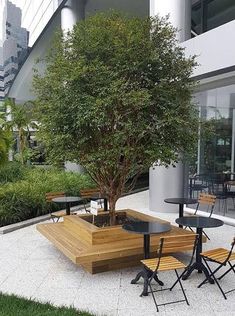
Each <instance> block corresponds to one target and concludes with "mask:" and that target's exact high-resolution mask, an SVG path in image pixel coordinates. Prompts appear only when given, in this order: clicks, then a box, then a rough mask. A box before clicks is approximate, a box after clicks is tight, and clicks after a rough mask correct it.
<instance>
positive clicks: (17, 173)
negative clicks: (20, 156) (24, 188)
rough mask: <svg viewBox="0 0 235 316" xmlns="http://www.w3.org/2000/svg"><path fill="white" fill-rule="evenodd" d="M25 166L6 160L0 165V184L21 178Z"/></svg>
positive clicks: (23, 174)
mask: <svg viewBox="0 0 235 316" xmlns="http://www.w3.org/2000/svg"><path fill="white" fill-rule="evenodd" d="M26 170H27V169H26V167H25V166H22V165H21V164H19V163H17V162H8V163H6V164H4V165H2V166H0V184H4V183H7V182H15V181H18V180H21V179H23V177H24V176H25V172H26Z"/></svg>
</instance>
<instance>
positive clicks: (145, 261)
mask: <svg viewBox="0 0 235 316" xmlns="http://www.w3.org/2000/svg"><path fill="white" fill-rule="evenodd" d="M46 199H47V201H52V202H54V203H64V204H65V205H66V212H62V213H61V214H59V213H58V212H57V213H51V216H52V219H53V221H58V219H59V218H60V216H64V215H70V214H71V204H72V203H74V202H82V203H83V204H84V209H85V211H86V212H87V211H88V210H87V205H86V201H87V200H92V199H103V212H107V210H108V202H107V198H106V197H104V196H102V195H101V194H100V193H99V192H98V191H97V189H89V190H84V191H82V190H81V192H80V196H79V197H74V196H65V194H64V192H54V193H53V192H51V193H48V194H46ZM216 199H217V196H216V195H213V194H211V193H209V192H203V190H200V192H199V194H198V196H197V198H194V197H193V196H192V197H189V198H184V197H182V198H167V199H165V200H164V201H165V203H169V204H175V205H178V208H179V209H178V211H179V216H178V218H176V220H175V222H176V224H178V226H179V228H177V229H178V230H180V232H178V234H169V232H171V231H172V230H173V229H174V226H172V225H171V224H170V223H169V222H166V221H162V220H160V219H156V221H155V220H150V221H146V220H141V219H137V218H130V219H129V220H128V221H126V222H125V223H123V224H122V230H123V231H125V232H127V233H128V234H129V233H131V234H137V235H143V257H142V258H141V260H140V261H141V265H142V268H141V270H140V271H139V273H137V275H136V276H135V278H133V279H132V280H131V283H132V284H136V283H137V282H138V281H139V280H140V279H141V278H142V279H143V281H144V284H143V290H142V293H141V296H148V294H149V293H151V295H152V297H153V300H154V303H155V306H156V309H157V311H159V306H161V305H166V304H172V303H178V302H183V301H185V302H186V303H187V304H188V305H189V300H188V298H187V295H186V293H185V290H184V286H183V282H182V280H188V279H190V276H191V274H192V273H193V272H194V271H195V270H196V271H198V273H201V274H202V278H201V283H200V284H198V288H200V287H201V286H203V285H205V284H206V283H210V284H216V285H217V286H218V288H219V290H220V291H221V293H222V295H223V297H224V299H227V294H228V293H229V292H231V291H234V290H235V288H234V289H231V290H229V291H226V292H225V291H224V289H223V288H222V285H221V284H220V280H222V279H223V278H224V277H225V276H226V275H227V274H228V273H229V272H232V273H233V274H235V263H234V260H235V252H233V248H234V246H235V237H234V239H233V240H232V243H231V247H230V249H226V248H216V249H211V250H207V251H203V249H202V248H203V247H202V245H203V242H204V241H206V240H210V237H209V236H208V234H207V233H206V232H205V229H209V228H218V227H220V226H222V225H223V224H224V222H223V221H222V220H220V219H217V218H214V217H213V211H214V207H215V203H216ZM184 205H196V208H195V212H194V214H193V215H191V216H184V215H185V214H184ZM203 205H204V206H206V207H207V210H208V213H207V216H198V210H199V209H200V208H201V206H203ZM69 217H70V216H69ZM189 232H190V233H189ZM153 235H154V236H156V235H159V245H158V246H157V247H156V249H155V251H154V252H153V249H152V246H151V236H153ZM176 245H178V246H180V248H182V251H184V250H188V251H189V250H190V251H191V256H190V260H189V262H188V263H187V264H185V263H184V262H183V261H181V260H179V259H178V258H176V257H175V256H172V255H171V254H172V253H174V252H175V251H174V250H175V246H176ZM98 256H99V254H98ZM210 263H213V264H216V265H217V266H216V268H215V270H213V269H212V266H211V264H210ZM223 267H225V270H224V271H223V273H222V274H221V275H220V276H219V277H218V276H217V272H219V271H220V270H221V269H222V268H223ZM226 269H227V270H226ZM178 270H181V272H178ZM166 271H174V272H175V275H176V280H175V282H174V283H173V285H172V286H171V287H170V288H162V287H163V286H164V282H163V281H162V279H161V274H159V272H166ZM154 281H155V283H156V284H157V286H160V288H159V289H157V290H156V289H154V286H153V282H154ZM177 284H179V286H180V288H181V290H182V293H183V298H182V299H181V300H177V301H171V302H165V303H164V304H158V303H157V300H156V297H155V295H154V293H155V292H159V291H164V290H170V291H172V290H173V289H174V287H175V286H176V285H177Z"/></svg>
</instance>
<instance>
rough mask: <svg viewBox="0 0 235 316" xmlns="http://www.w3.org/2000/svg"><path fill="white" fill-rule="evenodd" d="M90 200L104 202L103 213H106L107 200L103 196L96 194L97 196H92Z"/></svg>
mask: <svg viewBox="0 0 235 316" xmlns="http://www.w3.org/2000/svg"><path fill="white" fill-rule="evenodd" d="M91 199H92V200H104V212H107V211H108V199H107V197H104V196H103V195H101V194H99V193H97V194H92V196H91Z"/></svg>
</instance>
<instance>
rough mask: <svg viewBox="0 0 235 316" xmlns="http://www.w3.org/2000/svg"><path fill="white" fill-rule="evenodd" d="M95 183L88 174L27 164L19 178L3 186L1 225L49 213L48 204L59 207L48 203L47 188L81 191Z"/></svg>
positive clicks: (0, 209)
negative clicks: (46, 197)
mask: <svg viewBox="0 0 235 316" xmlns="http://www.w3.org/2000/svg"><path fill="white" fill-rule="evenodd" d="M92 186H94V184H93V182H92V181H91V179H90V177H89V176H88V175H81V174H77V173H71V172H64V171H60V170H56V169H51V170H45V169H38V168H32V167H28V168H27V167H26V168H25V170H24V172H23V175H22V178H21V179H20V180H18V181H15V182H8V183H6V184H3V185H2V186H0V226H4V225H8V224H12V223H16V222H19V221H22V220H26V219H29V218H33V217H36V216H40V215H43V214H47V213H48V212H49V208H50V209H51V210H52V211H56V210H58V207H59V206H57V205H56V204H48V203H46V200H45V194H46V193H47V192H52V191H64V192H65V193H66V194H67V195H79V192H80V190H81V189H85V188H90V187H92Z"/></svg>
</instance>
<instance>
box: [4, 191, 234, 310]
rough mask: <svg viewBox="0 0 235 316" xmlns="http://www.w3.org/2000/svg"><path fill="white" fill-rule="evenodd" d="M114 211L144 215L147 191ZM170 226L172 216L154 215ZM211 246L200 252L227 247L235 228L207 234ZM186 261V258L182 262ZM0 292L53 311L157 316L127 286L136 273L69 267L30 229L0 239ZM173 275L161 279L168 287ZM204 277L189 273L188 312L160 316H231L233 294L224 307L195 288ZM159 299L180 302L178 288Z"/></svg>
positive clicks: (215, 295)
mask: <svg viewBox="0 0 235 316" xmlns="http://www.w3.org/2000/svg"><path fill="white" fill-rule="evenodd" d="M118 208H119V209H122V208H133V209H136V210H139V211H142V212H145V213H148V191H145V192H141V193H138V194H134V195H130V196H127V197H124V198H122V199H120V201H119V203H118ZM155 214H156V215H157V216H159V217H161V218H165V219H168V220H170V221H172V223H174V219H175V218H176V217H177V213H175V214H169V213H168V214H167V213H165V214H161V213H155ZM208 233H209V235H210V237H211V241H209V242H208V243H207V245H205V246H204V248H205V249H206V248H212V247H217V246H227V247H229V246H230V241H231V240H232V238H233V236H234V233H235V228H234V227H230V226H223V227H220V228H217V229H210V230H208ZM184 258H187V257H186V256H184ZM0 265H1V270H0V291H2V292H4V293H14V294H16V295H20V296H24V297H27V298H33V299H36V300H39V301H42V302H46V301H50V302H51V303H53V304H55V305H67V306H69V305H73V306H74V307H75V308H78V309H83V310H89V311H91V312H93V313H95V314H96V315H107V316H112V315H115V316H124V315H125V316H129V315H133V316H145V315H146V316H152V315H157V313H156V310H155V306H154V304H153V301H152V298H151V297H150V296H148V297H142V298H141V297H139V294H140V293H141V289H142V283H140V284H139V285H131V284H130V280H131V279H132V278H133V276H135V274H136V272H137V271H138V270H139V268H131V269H123V270H118V271H115V272H106V273H101V274H97V275H91V274H89V273H87V272H85V271H84V270H83V269H82V268H80V267H78V266H76V265H74V264H73V263H71V262H70V261H69V260H68V259H67V258H66V257H65V256H64V255H63V254H61V253H60V252H59V251H57V250H56V248H55V247H54V246H53V245H52V244H51V243H50V242H49V241H47V239H45V238H44V237H43V236H41V235H40V234H39V233H38V232H37V231H36V228H35V225H34V226H30V227H27V228H23V229H21V230H18V231H15V232H12V233H9V234H6V235H3V236H1V237H0ZM173 278H174V274H172V273H167V272H165V273H162V277H161V279H162V280H163V281H164V282H165V284H166V285H167V286H169V285H171V284H172V280H173ZM201 280H202V276H201V275H199V274H197V273H193V275H192V276H191V277H190V279H189V280H187V281H184V286H185V288H186V293H187V295H188V298H189V302H190V306H187V305H186V304H185V303H179V304H173V305H167V306H162V307H161V309H160V313H158V315H180V316H184V315H185V316H186V315H187V316H190V315H200V314H201V315H203V316H205V315H206V316H207V315H208V316H209V315H220V316H221V315H228V316H233V315H235V292H232V293H230V294H228V300H227V301H225V300H224V299H223V297H222V295H221V294H220V292H219V291H218V289H217V287H216V286H215V285H209V284H208V285H205V286H204V287H202V288H201V289H198V288H197V285H198V284H199V282H200V281H201ZM223 286H224V288H225V289H231V288H233V287H235V278H234V275H232V274H230V277H228V278H225V279H223ZM163 293H164V295H163V294H161V293H160V294H159V303H160V302H164V301H165V300H169V299H172V298H173V300H174V299H181V297H182V294H181V292H180V290H179V288H176V290H174V291H173V292H172V293H171V292H168V291H167V292H166V291H164V292H163Z"/></svg>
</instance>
